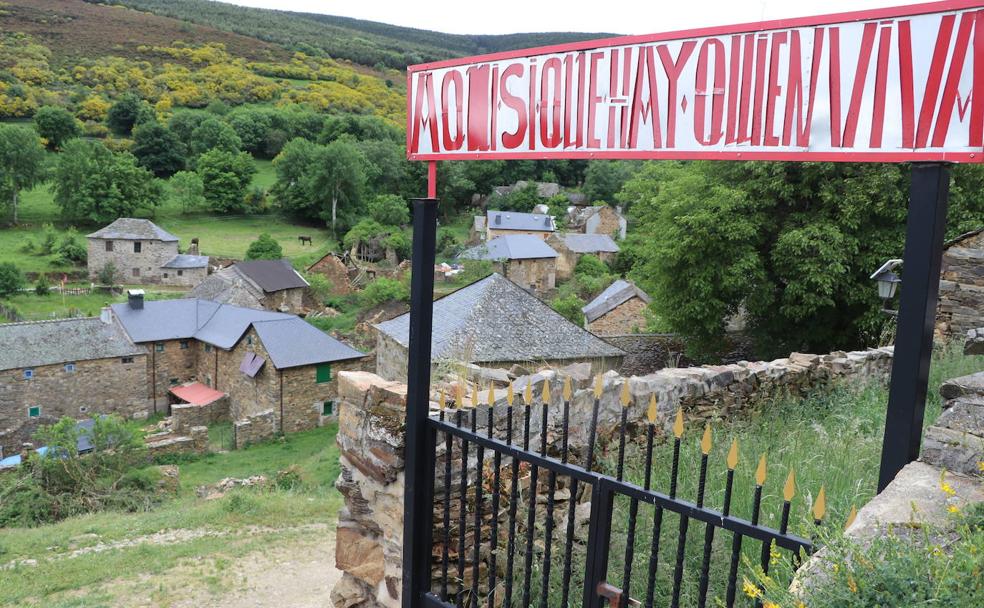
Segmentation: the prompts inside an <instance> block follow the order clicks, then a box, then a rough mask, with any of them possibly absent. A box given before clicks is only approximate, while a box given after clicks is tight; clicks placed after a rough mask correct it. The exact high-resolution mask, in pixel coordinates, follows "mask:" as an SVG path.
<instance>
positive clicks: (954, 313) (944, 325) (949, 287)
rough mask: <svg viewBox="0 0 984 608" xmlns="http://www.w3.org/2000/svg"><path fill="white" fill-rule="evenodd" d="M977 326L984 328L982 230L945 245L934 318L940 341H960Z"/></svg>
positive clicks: (983, 253)
mask: <svg viewBox="0 0 984 608" xmlns="http://www.w3.org/2000/svg"><path fill="white" fill-rule="evenodd" d="M903 285H904V283H903ZM977 327H984V228H979V229H977V230H975V231H973V232H968V233H967V234H964V235H961V236H959V237H957V238H955V239H953V240H952V241H949V242H948V243H946V245H945V249H944V251H943V266H942V270H941V271H940V303H939V309H938V312H937V315H936V331H937V333H938V334H939V335H940V337H942V338H950V337H956V338H957V339H962V338H963V337H964V336H965V335H966V334H967V332H968V331H970V330H971V329H975V328H977Z"/></svg>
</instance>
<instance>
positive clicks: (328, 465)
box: [0, 425, 341, 608]
mask: <svg viewBox="0 0 984 608" xmlns="http://www.w3.org/2000/svg"><path fill="white" fill-rule="evenodd" d="M336 432H337V427H335V426H333V425H332V426H326V427H324V428H320V429H315V430H312V431H307V432H303V433H297V434H295V435H291V436H289V437H287V438H285V439H283V440H279V441H273V442H270V443H265V444H260V445H255V446H251V447H249V448H247V449H245V450H239V451H235V452H228V453H223V454H212V455H209V456H206V457H204V458H202V459H200V460H197V461H194V462H189V463H186V464H181V465H180V479H181V489H180V492H179V494H178V496H177V497H176V498H175V499H173V500H170V501H169V502H167V503H165V504H164V505H163V506H161V507H159V508H157V509H155V510H153V511H151V512H147V513H124V514H120V513H101V514H95V515H88V516H83V517H74V518H71V519H68V520H65V521H63V522H60V523H57V524H54V525H49V526H44V527H40V528H33V529H20V528H18V529H6V530H0V564H10V563H12V562H18V561H20V560H25V559H32V560H37V563H36V565H20V566H15V567H13V568H12V569H9V570H6V571H4V573H3V576H0V605H3V606H22V607H34V606H45V607H46V608H50V607H52V606H55V607H62V608H67V607H68V606H78V607H81V606H87V607H96V606H106V605H122V604H126V600H125V598H120V597H116V596H115V591H116V590H117V589H118V583H119V581H121V580H128V581H147V580H148V579H150V578H151V577H154V575H159V574H163V573H166V572H169V571H172V570H174V569H176V568H179V567H187V565H188V564H189V563H191V564H192V565H193V567H194V568H195V572H194V575H195V576H196V577H198V578H200V577H201V576H205V577H207V576H215V575H216V573H214V572H211V571H210V570H209V568H206V567H205V566H204V565H206V564H212V565H213V566H211V567H214V564H216V563H219V564H221V563H224V562H228V561H230V560H233V559H235V558H236V557H237V556H241V555H244V554H246V553H249V552H254V551H261V550H263V549H265V548H267V549H268V548H270V547H273V546H278V545H279V544H282V543H289V542H294V541H297V540H298V539H300V538H302V537H303V536H304V535H310V534H312V533H313V532H312V530H321V531H322V532H321V533H323V534H329V533H330V530H331V529H333V528H334V522H335V520H336V514H337V512H338V509H339V507H340V505H341V496H340V495H339V493H338V491H337V490H336V489H335V488H334V485H333V483H334V480H335V478H337V476H338V448H337V446H336V444H335V433H336ZM291 465H296V466H297V467H299V469H300V471H301V478H302V482H303V483H302V486H301V487H300V488H298V489H294V490H289V491H287V490H279V489H267V490H241V491H237V492H232V493H230V494H228V495H226V496H225V497H223V498H220V499H217V500H203V499H200V498H197V497H196V495H195V488H196V487H197V486H199V485H203V484H211V483H215V482H216V481H218V480H220V479H222V478H225V477H230V476H233V477H246V476H250V475H266V476H268V477H269V478H271V479H272V478H273V477H275V476H276V473H277V471H279V470H282V469H285V468H287V467H288V466H291ZM162 535H163V537H162ZM195 564H197V566H195ZM150 584H151V585H152V586H155V585H157V583H156V582H155V581H153V580H151V582H150ZM161 589H162V590H163V589H164V583H163V582H162V583H161ZM152 591H153V592H155V593H160V592H159V591H158V590H157V589H156V588H155V589H153V590H152ZM165 596H166V593H165ZM159 599H160V600H161V601H160V603H158V604H155V605H169V603H168V601H166V597H162V598H159ZM120 602H122V604H120Z"/></svg>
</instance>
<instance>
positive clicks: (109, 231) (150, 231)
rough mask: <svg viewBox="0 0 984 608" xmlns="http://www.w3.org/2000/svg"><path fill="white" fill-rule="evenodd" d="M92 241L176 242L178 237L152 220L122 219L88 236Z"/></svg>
mask: <svg viewBox="0 0 984 608" xmlns="http://www.w3.org/2000/svg"><path fill="white" fill-rule="evenodd" d="M88 238H90V239H120V240H132V241H167V242H176V241H177V240H178V237H176V236H174V235H173V234H171V233H170V232H168V231H167V230H164V229H163V228H161V227H160V226H158V225H157V224H155V223H154V222H152V221H150V220H140V219H136V218H132V217H121V218H119V219H118V220H116V221H115V222H113V223H112V224H110V225H109V226H106V227H105V228H103V229H101V230H97V231H95V232H93V233H92V234H90V235H88Z"/></svg>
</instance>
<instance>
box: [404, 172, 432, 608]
mask: <svg viewBox="0 0 984 608" xmlns="http://www.w3.org/2000/svg"><path fill="white" fill-rule="evenodd" d="M428 190H430V191H431V192H433V184H431V187H429V188H428ZM436 233H437V199H436V198H422V199H414V200H413V258H412V266H411V273H412V274H411V278H410V348H409V355H410V360H409V365H408V373H407V415H406V460H407V466H406V480H405V482H406V483H405V489H404V495H403V496H404V498H403V514H404V519H403V598H402V604H403V608H417V607H419V606H423V596H424V594H425V593H428V592H429V591H430V582H431V581H430V577H431V549H432V543H433V532H434V530H433V528H434V526H433V517H434V515H433V514H434V470H435V450H436V448H437V445H436V441H437V435H436V433H435V431H434V429H433V428H432V427H430V426H429V425H428V424H427V417H428V414H429V409H430V395H429V393H430V363H431V326H432V323H433V315H434V307H433V303H434V256H435V252H434V246H435V242H436Z"/></svg>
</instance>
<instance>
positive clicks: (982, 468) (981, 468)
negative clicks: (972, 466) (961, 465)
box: [977, 460, 984, 473]
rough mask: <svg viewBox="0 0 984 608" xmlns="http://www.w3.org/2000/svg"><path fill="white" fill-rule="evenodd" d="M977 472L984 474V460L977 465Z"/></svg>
mask: <svg viewBox="0 0 984 608" xmlns="http://www.w3.org/2000/svg"><path fill="white" fill-rule="evenodd" d="M977 470H978V471H980V472H981V473H984V460H982V461H980V462H978V463H977Z"/></svg>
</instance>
